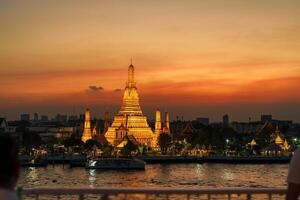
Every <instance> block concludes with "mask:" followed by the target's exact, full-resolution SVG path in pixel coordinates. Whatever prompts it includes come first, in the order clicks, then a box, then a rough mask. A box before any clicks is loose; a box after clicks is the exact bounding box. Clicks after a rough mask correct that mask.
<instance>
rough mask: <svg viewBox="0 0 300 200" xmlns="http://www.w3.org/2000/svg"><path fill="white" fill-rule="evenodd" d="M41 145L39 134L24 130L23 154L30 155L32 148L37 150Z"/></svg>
mask: <svg viewBox="0 0 300 200" xmlns="http://www.w3.org/2000/svg"><path fill="white" fill-rule="evenodd" d="M41 144H42V139H41V137H40V135H39V134H37V133H34V132H29V131H28V130H25V131H24V132H23V134H22V146H23V147H24V148H25V153H26V154H28V155H29V154H30V153H31V152H32V149H33V148H38V147H40V145H41Z"/></svg>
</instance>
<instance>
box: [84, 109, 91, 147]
mask: <svg viewBox="0 0 300 200" xmlns="http://www.w3.org/2000/svg"><path fill="white" fill-rule="evenodd" d="M89 139H92V130H91V112H90V110H89V109H86V111H85V120H84V129H83V134H82V137H81V141H82V142H84V143H85V142H86V141H87V140H89Z"/></svg>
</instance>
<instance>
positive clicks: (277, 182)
mask: <svg viewBox="0 0 300 200" xmlns="http://www.w3.org/2000/svg"><path fill="white" fill-rule="evenodd" d="M287 172H288V165H286V164H267V165H244V164H243V165H232V164H209V163H207V164H148V165H146V170H145V171H95V170H86V169H84V168H72V169H70V168H69V167H68V166H65V168H64V169H63V167H62V165H56V166H54V167H53V166H51V165H49V166H48V167H47V168H22V170H21V177H20V180H19V185H20V186H23V187H26V188H34V187H59V188H62V187H65V188H68V187H69V188H70V187H71V188H74V187H91V188H93V187H116V186H118V187H147V188H150V187H152V188H158V187H159V188H161V187H172V188H216V187H218V188H221V187H284V186H286V176H287Z"/></svg>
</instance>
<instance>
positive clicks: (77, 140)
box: [62, 135, 83, 147]
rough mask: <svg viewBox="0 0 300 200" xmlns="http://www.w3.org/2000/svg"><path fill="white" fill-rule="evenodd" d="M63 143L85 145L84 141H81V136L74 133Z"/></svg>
mask: <svg viewBox="0 0 300 200" xmlns="http://www.w3.org/2000/svg"><path fill="white" fill-rule="evenodd" d="M62 144H63V145H64V146H66V147H74V146H81V145H83V142H82V141H81V139H80V138H78V137H75V136H74V135H72V136H71V137H69V138H66V139H64V140H63V141H62Z"/></svg>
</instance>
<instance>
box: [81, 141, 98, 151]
mask: <svg viewBox="0 0 300 200" xmlns="http://www.w3.org/2000/svg"><path fill="white" fill-rule="evenodd" d="M94 146H96V147H99V148H100V147H101V144H100V143H99V142H98V141H97V140H94V139H89V140H87V141H86V142H85V143H84V148H85V149H87V150H92V148H93V147H94Z"/></svg>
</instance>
